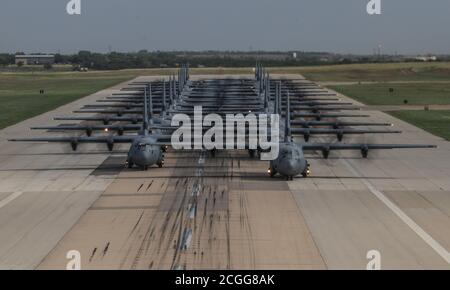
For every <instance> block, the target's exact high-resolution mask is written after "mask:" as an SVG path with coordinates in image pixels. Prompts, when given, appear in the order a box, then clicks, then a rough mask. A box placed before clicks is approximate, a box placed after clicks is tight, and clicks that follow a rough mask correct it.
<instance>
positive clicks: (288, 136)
mask: <svg viewBox="0 0 450 290" xmlns="http://www.w3.org/2000/svg"><path fill="white" fill-rule="evenodd" d="M286 99H287V100H286V101H287V102H286V118H285V119H286V125H285V138H284V141H285V142H291V141H292V134H291V107H290V96H289V91H288V92H287V96H286Z"/></svg>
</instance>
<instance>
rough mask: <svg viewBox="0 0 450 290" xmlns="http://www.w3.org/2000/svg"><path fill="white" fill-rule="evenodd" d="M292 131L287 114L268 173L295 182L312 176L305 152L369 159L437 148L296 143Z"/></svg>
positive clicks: (405, 145)
mask: <svg viewBox="0 0 450 290" xmlns="http://www.w3.org/2000/svg"><path fill="white" fill-rule="evenodd" d="M289 98H290V97H289V94H287V109H286V112H289V111H290V110H289V103H290V100H289ZM291 131H292V129H291V120H290V114H288V113H286V114H285V133H284V141H283V142H280V147H279V155H278V157H277V158H276V159H275V160H272V161H270V166H269V169H268V173H269V176H270V177H274V176H275V175H276V174H277V173H278V174H280V175H281V176H283V177H285V178H286V179H287V180H293V178H294V177H295V176H297V175H300V174H301V175H302V176H303V177H307V176H308V175H309V174H310V164H309V163H308V161H307V159H306V157H305V155H304V152H305V151H321V152H322V154H323V157H324V158H325V159H326V158H328V156H329V154H330V151H332V150H360V151H361V154H362V157H363V158H367V157H368V154H369V151H370V150H385V149H414V148H436V147H437V146H435V145H422V144H367V143H360V144H336V143H310V144H308V143H296V142H294V141H293V140H292V132H291Z"/></svg>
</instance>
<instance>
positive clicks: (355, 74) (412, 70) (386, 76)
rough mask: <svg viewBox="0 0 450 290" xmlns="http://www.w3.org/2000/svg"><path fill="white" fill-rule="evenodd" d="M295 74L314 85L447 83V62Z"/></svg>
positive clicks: (318, 69) (352, 66) (333, 68)
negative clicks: (330, 82)
mask: <svg viewBox="0 0 450 290" xmlns="http://www.w3.org/2000/svg"><path fill="white" fill-rule="evenodd" d="M286 70H287V71H289V70H290V69H286ZM294 71H295V69H294ZM298 72H299V73H301V74H303V75H304V76H305V77H306V78H308V79H310V80H314V81H335V82H387V81H450V62H439V63H388V64H350V65H333V66H318V67H304V68H300V69H298Z"/></svg>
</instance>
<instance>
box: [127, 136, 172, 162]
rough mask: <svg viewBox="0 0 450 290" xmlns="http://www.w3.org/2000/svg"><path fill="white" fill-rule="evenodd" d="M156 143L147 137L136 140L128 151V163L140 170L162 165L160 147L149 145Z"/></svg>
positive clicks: (162, 158)
mask: <svg viewBox="0 0 450 290" xmlns="http://www.w3.org/2000/svg"><path fill="white" fill-rule="evenodd" d="M156 141H157V140H156V139H155V138H153V137H149V136H143V137H138V138H136V139H135V140H134V141H133V143H132V144H131V147H130V150H129V151H128V159H127V161H128V163H129V164H131V165H137V166H139V167H142V168H147V167H149V166H152V165H155V164H157V165H160V164H162V162H163V161H164V156H163V152H162V149H161V146H159V145H151V144H152V143H155V142H156Z"/></svg>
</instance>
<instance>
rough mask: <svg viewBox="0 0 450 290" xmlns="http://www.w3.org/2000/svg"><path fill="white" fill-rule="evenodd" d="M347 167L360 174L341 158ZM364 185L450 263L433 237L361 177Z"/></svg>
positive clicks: (445, 251)
mask: <svg viewBox="0 0 450 290" xmlns="http://www.w3.org/2000/svg"><path fill="white" fill-rule="evenodd" d="M342 161H343V162H344V164H345V165H346V166H347V168H348V169H349V170H350V171H351V172H352V173H353V174H354V175H355V176H357V177H362V176H361V174H359V173H358V171H357V170H356V169H355V168H354V167H353V165H352V164H350V162H349V161H348V160H342ZM361 180H362V182H363V183H364V185H366V186H367V188H368V189H369V190H370V192H372V193H373V194H374V195H375V196H376V197H377V198H378V199H379V200H381V202H383V203H384V204H385V205H386V206H387V207H388V208H389V209H390V210H391V211H393V212H394V213H395V214H396V215H397V216H398V217H399V218H400V219H401V220H402V221H403V222H404V223H405V224H406V225H407V226H408V227H409V228H410V229H412V230H413V231H414V232H415V233H416V234H417V235H418V236H419V237H420V238H421V239H422V240H423V241H424V242H425V243H427V244H428V245H429V246H430V247H431V248H432V249H433V250H434V251H435V252H436V253H437V254H438V255H439V256H441V257H442V259H444V260H445V261H446V262H447V263H448V264H450V253H449V252H448V251H447V250H446V249H445V248H444V247H443V246H442V245H441V244H439V242H437V241H436V240H435V239H433V237H432V236H430V235H429V234H428V233H427V232H426V231H425V230H424V229H422V228H421V227H420V226H419V225H418V224H416V223H415V222H414V221H413V220H412V219H411V218H410V217H409V216H408V215H406V213H405V212H403V211H402V210H401V209H400V208H399V207H398V206H397V205H396V204H395V203H393V202H392V201H391V200H390V199H389V198H388V197H387V196H386V195H384V194H383V193H382V192H381V191H379V190H378V189H376V188H375V187H374V186H373V184H372V183H371V182H370V181H368V180H367V179H366V178H362V179H361Z"/></svg>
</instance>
